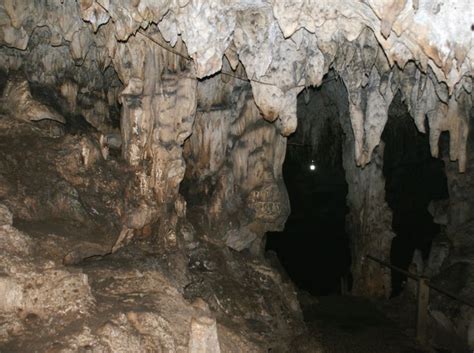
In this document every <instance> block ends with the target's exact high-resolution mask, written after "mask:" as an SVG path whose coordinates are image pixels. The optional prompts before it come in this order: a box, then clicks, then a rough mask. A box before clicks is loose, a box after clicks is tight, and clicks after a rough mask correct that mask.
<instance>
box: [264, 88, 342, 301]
mask: <svg viewBox="0 0 474 353" xmlns="http://www.w3.org/2000/svg"><path fill="white" fill-rule="evenodd" d="M337 109H338V108H337V105H336V104H335V103H334V101H333V100H332V97H331V94H330V93H329V92H328V91H327V90H325V89H324V85H323V87H322V88H315V89H309V90H308V91H305V92H303V93H302V94H300V96H299V97H298V129H297V131H296V133H295V134H294V135H293V136H291V137H290V138H289V139H288V147H287V155H286V159H285V163H284V165H283V176H284V180H285V184H286V187H287V189H288V194H289V198H290V203H291V214H290V216H289V218H288V220H287V222H286V225H285V229H284V231H283V232H274V233H268V234H267V245H266V249H267V250H273V251H275V252H276V253H277V255H278V258H279V259H280V262H281V263H282V265H283V266H284V268H285V269H286V271H287V272H288V274H289V276H290V277H291V278H292V280H293V281H294V283H295V284H296V285H297V286H298V287H299V288H300V289H301V290H305V291H307V292H309V293H311V294H312V295H330V294H337V293H340V291H341V288H340V285H341V277H343V276H348V274H349V271H350V250H349V239H348V236H347V234H346V232H345V228H344V226H345V215H346V213H347V207H346V195H347V183H346V180H345V175H344V169H343V166H342V138H343V133H342V129H341V126H340V124H339V118H338V114H339V113H338V110H337Z"/></svg>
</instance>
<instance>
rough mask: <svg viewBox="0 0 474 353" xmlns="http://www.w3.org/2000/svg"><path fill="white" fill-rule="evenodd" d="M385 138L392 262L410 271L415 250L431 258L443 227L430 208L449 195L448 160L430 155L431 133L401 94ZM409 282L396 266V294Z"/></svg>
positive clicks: (386, 127)
mask: <svg viewBox="0 0 474 353" xmlns="http://www.w3.org/2000/svg"><path fill="white" fill-rule="evenodd" d="M427 129H428V127H427ZM382 140H383V141H384V142H385V150H384V170H383V171H384V176H385V179H386V184H385V185H386V187H385V189H386V200H387V203H388V204H389V206H390V208H391V209H392V210H393V222H392V227H393V230H394V232H395V233H396V237H395V238H394V239H393V241H392V248H391V262H392V264H393V265H395V266H398V267H401V268H403V269H405V270H408V269H409V267H410V264H411V263H412V259H413V256H414V254H415V251H416V250H419V251H420V253H421V256H422V259H423V261H426V260H427V259H428V256H429V253H430V249H431V244H432V241H433V239H434V237H436V236H437V235H438V234H439V233H440V231H441V227H442V226H440V225H438V224H435V223H434V222H433V216H432V215H431V214H430V213H429V211H428V207H429V204H430V202H431V201H436V200H442V199H447V198H448V189H447V179H446V174H445V169H444V162H443V161H442V160H441V159H439V158H433V157H432V156H431V153H430V145H429V134H428V132H427V133H426V134H423V133H420V132H419V131H418V130H417V128H416V126H415V123H414V121H413V119H412V118H411V117H410V115H409V113H408V110H407V108H406V106H405V105H404V104H403V103H402V102H401V99H400V96H397V97H395V99H394V101H393V103H392V105H391V106H390V110H389V119H388V122H387V125H386V126H385V129H384V132H383V134H382ZM412 270H414V269H412ZM405 281H406V276H404V275H402V274H400V273H398V272H396V271H392V295H393V296H396V295H398V294H400V292H401V291H402V290H403V286H404V282H405Z"/></svg>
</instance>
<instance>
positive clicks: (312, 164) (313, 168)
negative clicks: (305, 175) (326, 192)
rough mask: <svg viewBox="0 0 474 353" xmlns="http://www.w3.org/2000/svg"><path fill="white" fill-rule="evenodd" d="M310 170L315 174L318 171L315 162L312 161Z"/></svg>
mask: <svg viewBox="0 0 474 353" xmlns="http://www.w3.org/2000/svg"><path fill="white" fill-rule="evenodd" d="M309 170H311V171H312V172H314V171H315V170H316V164H314V161H311V164H310V165H309Z"/></svg>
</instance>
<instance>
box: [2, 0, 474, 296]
mask: <svg viewBox="0 0 474 353" xmlns="http://www.w3.org/2000/svg"><path fill="white" fill-rule="evenodd" d="M469 6H470V3H469V0H462V1H454V0H452V1H448V2H439V1H436V0H418V1H390V0H387V1H377V2H376V1H367V2H359V1H350V2H347V1H335V2H330V3H323V4H309V3H307V2H304V1H302V0H285V1H263V0H262V1H257V2H248V1H236V2H222V1H217V0H214V1H210V2H209V1H203V0H192V1H176V0H175V1H171V0H170V1H149V0H141V1H127V2H121V3H114V2H110V1H105V0H81V1H79V2H76V1H72V0H65V1H60V2H58V1H52V0H47V1H36V0H35V1H27V0H22V1H10V0H7V1H4V2H3V3H2V5H1V6H0V18H1V19H2V21H1V31H0V43H1V44H2V47H1V48H0V66H1V67H2V68H3V69H4V70H7V71H8V72H10V73H11V72H13V71H19V72H21V73H22V74H24V75H25V76H26V78H27V79H28V80H29V81H30V82H37V83H41V84H48V85H54V86H56V87H59V88H60V93H61V95H62V96H64V97H65V98H66V100H67V102H68V104H69V106H70V109H71V110H77V111H78V112H79V113H81V114H83V115H84V116H86V117H89V118H88V120H90V121H91V122H92V124H93V125H95V126H96V128H97V129H98V130H99V131H102V133H103V134H109V133H116V132H117V131H116V129H115V130H114V129H113V128H110V127H109V124H104V121H107V120H108V119H110V111H111V110H113V108H115V109H117V106H118V105H119V104H121V113H120V115H121V131H120V133H121V137H122V143H123V147H122V152H123V157H124V159H125V160H126V161H127V162H128V163H129V165H130V166H131V167H132V170H133V171H134V174H135V178H134V181H133V182H132V183H131V184H130V185H129V191H128V193H127V194H128V195H134V197H129V196H127V197H126V199H127V200H128V201H127V207H126V212H125V214H124V215H123V221H122V222H123V227H122V231H121V233H120V236H119V241H118V243H117V247H119V246H121V244H123V243H124V242H125V241H126V240H127V239H129V238H130V237H131V236H132V235H133V234H134V233H136V232H137V231H140V230H141V229H143V228H145V227H147V226H148V225H150V224H153V223H156V222H158V221H159V225H160V234H161V235H160V239H161V241H162V242H163V245H164V246H165V247H170V248H173V246H174V245H175V244H176V242H177V240H176V237H177V234H176V224H177V223H178V220H179V219H182V218H184V217H185V210H186V202H185V200H184V199H183V197H182V196H180V194H179V184H180V183H181V181H182V179H183V178H184V175H185V162H184V159H183V155H182V154H183V147H182V145H183V143H184V141H185V140H186V138H187V137H188V136H189V135H191V134H192V132H193V131H195V132H196V134H195V136H194V137H192V141H194V142H192V143H191V142H190V146H192V145H194V146H196V147H195V148H200V147H197V146H198V145H199V143H198V142H196V141H197V140H198V139H199V138H198V137H199V136H200V134H201V135H202V136H203V139H204V140H206V141H204V143H203V144H204V145H206V144H209V142H207V139H208V138H210V139H211V140H209V141H219V140H220V141H222V136H224V135H226V134H227V136H228V134H229V133H228V132H226V131H228V129H230V134H231V135H232V134H236V135H237V136H238V138H234V137H232V138H231V140H233V142H232V143H233V147H230V148H229V147H224V146H220V147H215V150H214V152H213V153H217V154H219V155H221V156H222V155H226V156H229V157H231V158H232V163H225V168H228V169H229V171H225V170H224V169H225V168H217V167H216V166H215V165H213V166H209V167H207V166H206V163H202V162H196V163H197V164H196V166H199V167H195V166H193V163H194V161H195V160H196V161H200V160H201V161H205V160H206V159H207V158H208V157H209V158H210V160H211V161H213V162H212V163H217V165H219V164H220V163H221V162H219V161H220V158H222V157H216V156H210V155H208V156H206V153H207V152H202V151H197V150H193V151H191V150H192V149H193V148H190V150H189V152H188V157H189V160H190V168H189V170H190V171H189V173H190V174H189V175H190V177H191V179H192V178H194V179H195V180H199V181H200V180H201V179H200V178H203V177H204V175H205V174H206V173H207V174H209V173H211V172H212V173H215V174H214V175H213V176H211V177H210V178H211V179H212V178H214V179H219V180H221V181H220V182H219V183H216V182H215V181H210V182H209V181H208V182H205V183H204V184H207V185H209V186H213V185H218V184H220V186H219V187H218V188H217V189H219V188H221V191H218V192H217V193H216V195H217V194H219V193H220V194H219V196H215V197H214V196H212V197H211V199H212V201H211V203H210V204H209V206H208V207H210V209H211V210H212V213H211V214H210V218H211V219H212V218H214V219H217V218H219V217H221V218H222V219H224V218H225V217H227V215H225V216H224V214H226V213H229V214H230V213H232V212H233V211H232V210H231V209H232V207H234V206H230V210H227V209H226V210H221V209H219V208H220V205H224V204H225V205H226V207H227V205H232V204H233V203H236V204H238V201H236V200H247V201H249V202H250V207H248V208H247V209H244V210H239V211H238V212H241V213H246V212H247V211H248V212H249V214H248V215H245V217H244V219H245V220H244V221H243V225H244V226H246V225H248V224H254V223H255V224H257V225H258V226H256V228H257V229H259V230H258V231H256V232H257V233H259V234H261V233H262V232H263V231H264V230H267V229H273V228H275V227H276V228H278V227H281V224H282V222H283V221H284V218H285V217H286V216H285V215H286V214H287V211H288V207H287V197H286V195H285V191H284V186H283V185H282V184H281V162H282V160H283V158H284V152H282V150H284V144H285V140H284V137H282V136H288V135H289V134H291V133H292V132H294V131H295V129H296V125H297V119H296V97H297V95H298V93H299V92H301V91H302V90H303V89H304V88H305V87H307V86H310V85H320V84H321V82H322V79H323V76H324V74H325V73H327V72H328V70H329V69H330V68H333V69H334V70H335V71H336V73H337V74H338V75H339V76H340V77H341V78H342V80H343V82H344V85H345V87H346V89H347V92H348V114H347V118H349V120H348V121H350V126H349V125H347V124H346V123H344V124H343V126H345V131H346V137H347V139H348V141H349V140H350V141H351V142H353V144H352V146H349V144H348V145H347V147H346V149H347V151H348V152H347V153H346V152H345V156H346V157H345V160H346V162H345V163H346V172H347V173H348V174H350V176H349V175H347V179H348V181H349V182H350V183H351V182H353V186H350V190H352V191H350V194H351V195H353V196H350V197H349V200H352V201H351V202H353V206H352V210H353V211H351V214H353V215H354V216H353V217H351V221H350V222H349V223H350V224H353V226H350V227H351V228H353V229H357V231H355V233H360V234H365V233H366V232H368V233H367V234H369V233H374V232H377V231H378V230H379V229H382V230H383V232H382V233H383V234H386V235H383V236H382V237H381V238H380V239H384V240H380V239H372V238H371V236H369V238H368V239H367V243H371V242H372V241H373V242H374V244H377V243H378V241H379V240H380V241H381V242H382V243H383V244H386V242H387V241H388V240H387V239H389V238H390V234H391V231H390V227H389V221H388V220H389V218H390V217H389V216H388V213H386V212H385V211H383V210H384V209H385V206H384V204H383V202H382V200H383V199H384V197H383V188H382V187H381V185H382V184H383V181H382V179H381V173H379V171H380V164H379V163H377V160H380V158H381V154H382V150H383V146H379V148H377V146H378V145H379V142H380V136H381V134H382V131H383V127H384V125H385V123H386V121H387V112H388V107H389V105H390V103H391V101H392V99H393V97H394V95H395V93H396V92H397V91H400V92H401V94H402V97H403V100H404V101H405V102H406V104H407V106H408V108H409V111H410V114H411V115H412V116H413V118H414V120H415V123H416V124H417V127H418V129H419V130H420V131H424V126H425V120H426V118H427V121H428V124H429V126H430V143H431V148H432V154H433V155H434V156H437V155H438V139H439V136H440V134H441V132H442V131H449V133H450V149H449V158H450V160H451V161H456V160H457V161H458V168H459V170H460V171H464V170H465V168H466V162H467V157H466V141H467V136H468V121H469V116H468V114H467V112H468V110H469V108H470V107H471V106H472V63H473V55H474V54H473V53H474V51H473V50H472V41H471V39H472V28H471V26H472V24H471V23H470V22H469V21H470V20H469V18H468V16H463V13H465V10H466V9H469ZM223 57H226V60H228V62H229V65H230V67H229V66H226V65H227V64H225V65H224V67H223ZM238 66H241V70H240V71H239V72H238V75H240V76H242V78H243V79H244V80H248V81H249V85H250V87H251V92H252V97H253V100H254V102H251V100H252V98H249V97H250V93H248V94H247V96H246V97H245V99H244V98H242V100H243V102H242V103H240V104H241V105H242V106H241V108H239V104H236V105H235V106H232V107H230V108H227V110H226V108H225V104H224V108H219V109H221V111H222V114H227V115H229V116H237V117H236V118H235V119H236V120H235V121H236V122H237V124H236V126H239V127H238V128H237V129H236V131H232V129H233V128H232V126H230V127H229V128H226V126H227V125H226V124H228V122H227V120H226V121H223V120H222V117H219V116H216V115H219V114H221V113H216V112H213V111H212V110H213V109H210V110H209V109H203V111H202V112H200V111H197V110H196V109H197V106H198V105H199V102H198V101H199V91H200V90H204V92H205V94H201V99H202V98H203V96H205V95H210V96H212V97H217V96H219V95H221V94H222V92H217V91H216V90H220V89H221V87H219V86H218V85H214V86H213V85H212V84H211V85H210V86H213V87H211V88H203V87H204V86H206V84H205V83H204V84H202V85H201V86H202V87H201V88H200V85H199V84H198V83H197V78H199V79H202V78H205V77H207V76H210V75H212V74H215V73H217V72H219V71H220V70H222V69H223V68H224V71H232V69H236V68H237V67H238ZM232 72H234V71H232ZM234 74H235V72H234ZM231 75H232V73H231ZM231 86H234V88H229V90H231V92H234V90H235V92H234V93H229V95H234V94H236V95H238V93H237V91H238V90H237V87H238V86H239V84H237V83H235V84H234V83H233V84H231ZM211 92H212V93H211ZM211 101H212V99H211ZM177 102H179V103H177ZM244 102H246V103H245V104H244ZM214 103H216V104H220V103H219V98H216V100H215V101H212V103H211V104H210V106H211V107H212V106H213V105H214ZM221 103H222V102H221ZM206 104H207V103H206ZM206 104H204V105H206ZM256 108H258V112H257V109H256ZM260 114H261V115H262V116H263V118H264V119H265V120H267V121H269V122H274V125H270V124H266V123H265V122H263V121H257V120H252V119H256V118H257V117H258V118H260ZM107 115H109V117H107ZM101 116H102V117H101ZM195 119H197V120H196V123H195V124H196V128H195V129H194V130H193V127H192V126H193V121H194V120H195ZM232 119H234V118H233V117H231V120H232ZM208 120H212V121H215V124H217V125H219V124H221V125H222V128H218V129H216V134H215V135H217V132H218V131H221V134H222V135H221V137H220V138H219V137H218V136H216V137H214V135H213V134H208V133H206V132H205V129H202V127H203V126H204V125H206V124H207V121H208ZM221 120H222V121H221ZM199 129H201V131H202V133H201V132H199ZM237 130H238V131H237ZM247 130H248V131H247ZM276 132H278V133H279V134H280V135H281V136H279V135H278V134H277V133H276ZM351 133H352V135H351ZM352 138H353V141H352V140H351V139H352ZM104 139H105V140H106V141H107V136H105V138H104V137H102V140H104ZM250 140H251V142H249V141H250ZM216 151H218V152H216ZM374 151H375V152H374ZM374 153H375V155H374ZM191 157H192V158H191ZM371 161H372V163H370V162H371ZM203 166H204V169H205V170H206V168H207V169H208V171H207V172H206V171H203V172H202V173H203V174H200V173H201V172H200V171H196V170H197V169H199V168H202V167H203ZM253 166H256V167H257V166H258V168H253ZM360 167H365V168H364V169H360ZM193 170H194V172H193ZM212 173H211V174H212ZM206 177H208V175H206ZM226 178H227V179H233V178H236V179H235V180H233V181H230V180H225V179H226ZM360 179H363V180H364V183H362V182H358V180H360ZM264 180H265V181H264ZM351 180H352V181H351ZM235 181H236V182H235ZM369 181H370V182H369ZM233 184H234V185H235V184H236V185H237V188H236V189H237V191H235V188H234V185H233ZM363 184H364V185H367V186H363ZM231 185H233V186H232V188H230V186H231ZM368 185H374V186H368ZM200 187H201V186H200ZM359 188H360V190H362V191H361V192H356V190H359ZM229 190H233V191H229ZM360 190H359V191H360ZM136 195H138V197H135V196H136ZM202 195H209V192H208V191H205V190H204V192H203V193H202ZM360 195H366V196H367V197H366V198H365V201H364V202H369V203H372V202H373V206H367V207H368V209H370V210H371V212H369V213H371V216H370V219H367V220H365V221H364V217H362V218H361V214H362V213H361V212H362V211H361V210H362V209H363V207H362V206H360V203H361V202H362V198H360V197H361V196H360ZM242 202H243V201H242ZM372 211H373V213H372ZM377 212H382V213H383V217H382V216H381V217H379V216H380V215H378V213H377ZM219 214H220V215H222V216H219ZM364 214H365V215H367V213H364ZM238 217H241V216H240V215H239V216H238ZM367 222H368V223H367ZM364 224H366V225H368V224H370V227H369V228H365V227H366V226H365V225H364ZM238 228H239V229H240V225H239V226H238ZM365 229H366V230H365ZM229 236H230V234H229ZM248 236H249V237H250V238H251V237H253V236H251V235H248ZM362 238H363V237H362ZM362 238H360V239H362ZM354 239H356V238H354ZM361 241H362V240H361ZM363 241H364V242H366V240H363ZM374 246H375V245H374ZM355 247H356V246H355ZM381 248H383V249H385V245H383V246H382V247H381ZM381 248H380V249H381ZM380 251H381V252H383V253H380V254H379V255H380V256H381V257H383V258H384V259H385V258H386V256H385V255H386V250H380ZM363 252H365V250H360V251H357V258H362V255H363ZM354 271H355V272H357V271H359V267H355V268H354ZM360 271H362V272H364V273H365V274H364V275H363V276H365V277H366V278H369V277H370V275H368V273H370V271H371V270H368V269H365V270H360ZM361 276H362V274H361ZM380 276H383V274H380ZM382 282H383V281H380V282H379V283H382ZM356 288H357V286H356ZM382 288H385V287H384V286H382V285H381V284H380V285H378V289H376V290H375V289H374V292H377V293H382V292H383V291H386V289H382ZM364 291H365V292H367V293H371V292H372V289H366V290H365V289H364V290H361V291H360V292H361V293H362V292H364Z"/></svg>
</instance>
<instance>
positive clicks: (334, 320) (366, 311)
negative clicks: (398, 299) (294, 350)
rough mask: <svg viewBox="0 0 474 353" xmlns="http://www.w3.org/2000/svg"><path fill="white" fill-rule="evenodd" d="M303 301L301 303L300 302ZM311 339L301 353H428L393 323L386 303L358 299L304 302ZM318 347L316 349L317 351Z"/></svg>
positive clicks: (305, 299)
mask: <svg viewBox="0 0 474 353" xmlns="http://www.w3.org/2000/svg"><path fill="white" fill-rule="evenodd" d="M300 300H301V299H300ZM301 306H302V309H303V313H304V319H305V321H306V324H307V328H308V332H309V335H310V339H308V340H306V342H304V343H303V342H302V343H301V347H300V348H299V349H300V350H299V351H300V352H328V353H329V352H330V353H339V352H341V353H381V352H384V353H392V352H393V353H426V352H429V351H428V350H424V349H422V348H421V347H420V346H419V345H418V344H417V343H416V342H415V340H414V338H413V336H411V335H410V334H411V333H412V331H413V330H411V329H410V328H407V329H405V328H404V327H402V325H403V324H404V323H405V322H403V323H402V322H400V321H398V320H397V321H394V320H393V319H392V317H393V316H392V315H391V313H388V312H386V311H385V310H387V308H392V309H393V305H389V304H387V303H386V302H384V303H381V302H374V301H370V300H367V299H364V298H360V297H355V296H324V297H317V298H315V297H313V298H310V297H307V298H304V299H302V300H301ZM316 347H317V348H316Z"/></svg>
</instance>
